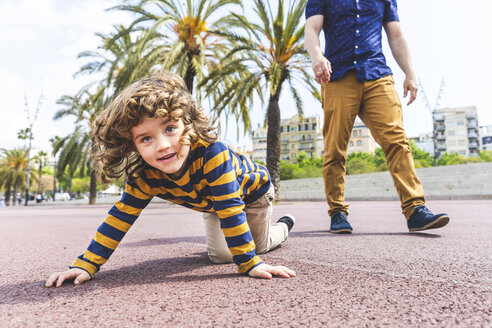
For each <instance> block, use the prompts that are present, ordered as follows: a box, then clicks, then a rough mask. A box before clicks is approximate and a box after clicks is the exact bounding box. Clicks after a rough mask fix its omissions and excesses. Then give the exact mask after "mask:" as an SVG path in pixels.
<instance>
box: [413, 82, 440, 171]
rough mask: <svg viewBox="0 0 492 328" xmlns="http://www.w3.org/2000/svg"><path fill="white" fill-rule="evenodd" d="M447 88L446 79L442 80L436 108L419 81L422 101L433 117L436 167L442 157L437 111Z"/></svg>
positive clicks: (435, 104)
mask: <svg viewBox="0 0 492 328" xmlns="http://www.w3.org/2000/svg"><path fill="white" fill-rule="evenodd" d="M445 87H446V80H445V79H444V77H442V78H441V84H440V86H439V92H438V93H437V98H436V102H435V103H434V107H431V105H430V102H429V99H428V98H427V95H426V93H425V89H424V86H423V85H422V82H421V81H420V80H419V90H420V94H421V98H422V101H423V102H424V103H425V107H426V108H427V110H428V111H429V112H430V113H431V115H432V127H433V128H432V143H433V146H434V166H436V163H437V159H438V158H439V157H440V153H439V150H438V145H437V137H438V130H437V127H438V124H437V120H436V110H437V109H439V106H440V105H441V100H442V95H443V93H444V88H445Z"/></svg>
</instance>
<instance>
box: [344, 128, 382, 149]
mask: <svg viewBox="0 0 492 328" xmlns="http://www.w3.org/2000/svg"><path fill="white" fill-rule="evenodd" d="M377 147H378V144H377V143H376V141H375V140H374V138H373V136H372V134H371V131H370V130H369V128H368V127H367V126H365V125H364V123H362V122H357V121H356V122H355V124H354V127H353V129H352V134H351V135H350V141H349V145H348V153H349V154H352V153H368V154H374V153H375V151H376V148H377Z"/></svg>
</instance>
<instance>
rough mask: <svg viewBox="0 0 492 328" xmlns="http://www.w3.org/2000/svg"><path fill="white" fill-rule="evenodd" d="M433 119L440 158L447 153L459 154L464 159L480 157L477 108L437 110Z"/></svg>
mask: <svg viewBox="0 0 492 328" xmlns="http://www.w3.org/2000/svg"><path fill="white" fill-rule="evenodd" d="M433 119H434V136H435V138H436V142H437V152H436V154H437V156H438V157H440V156H441V154H443V153H445V152H447V153H458V154H459V155H462V156H464V157H473V156H478V155H479V153H480V141H479V134H478V116H477V108H476V107H475V106H469V107H458V108H441V109H437V110H436V111H435V112H434V116H433Z"/></svg>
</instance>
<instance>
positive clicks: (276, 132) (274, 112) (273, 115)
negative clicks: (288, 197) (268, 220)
mask: <svg viewBox="0 0 492 328" xmlns="http://www.w3.org/2000/svg"><path fill="white" fill-rule="evenodd" d="M282 83H283V79H282V80H281V81H280V83H279V85H278V88H277V90H276V92H275V94H273V95H270V100H269V102H268V109H267V120H268V132H267V169H268V172H269V173H270V178H271V179H272V182H273V186H274V187H275V198H274V201H278V200H279V199H280V107H279V106H278V100H279V98H280V91H281V89H282Z"/></svg>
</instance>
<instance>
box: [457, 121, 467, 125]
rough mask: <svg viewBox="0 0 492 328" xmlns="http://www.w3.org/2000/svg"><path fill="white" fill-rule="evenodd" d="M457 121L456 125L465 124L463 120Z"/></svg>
mask: <svg viewBox="0 0 492 328" xmlns="http://www.w3.org/2000/svg"><path fill="white" fill-rule="evenodd" d="M457 123H458V126H463V125H465V122H464V121H458V122H457Z"/></svg>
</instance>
